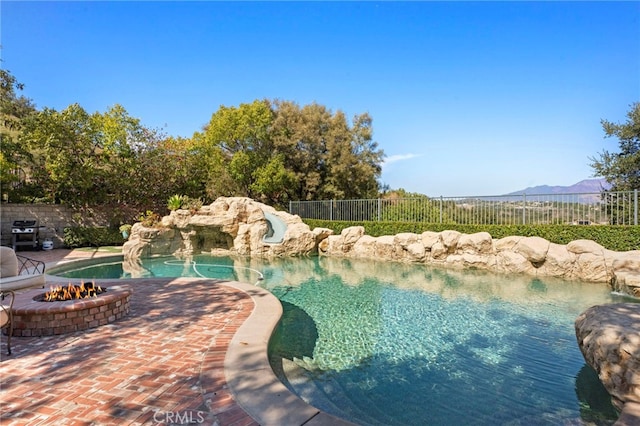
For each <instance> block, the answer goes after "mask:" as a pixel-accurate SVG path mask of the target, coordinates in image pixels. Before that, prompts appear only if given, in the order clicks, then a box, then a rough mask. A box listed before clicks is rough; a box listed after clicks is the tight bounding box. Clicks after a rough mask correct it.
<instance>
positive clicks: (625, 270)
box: [318, 226, 640, 297]
mask: <svg viewBox="0 0 640 426" xmlns="http://www.w3.org/2000/svg"><path fill="white" fill-rule="evenodd" d="M318 252H319V253H320V254H321V255H324V256H343V257H360V258H370V259H381V260H394V261H400V262H419V263H426V264H433V265H442V266H445V267H453V268H478V269H486V270H490V271H494V272H501V273H521V274H528V275H534V276H551V277H558V278H564V279H570V280H581V281H590V282H604V283H609V284H611V285H612V286H613V288H614V289H616V290H620V291H624V292H626V293H628V294H631V295H633V296H636V297H640V251H639V250H635V251H629V252H615V251H611V250H607V249H605V248H604V247H602V246H601V245H599V244H597V243H595V242H593V241H590V240H577V241H572V242H570V243H569V244H567V245H560V244H554V243H551V242H549V241H547V240H545V239H544V238H540V237H515V236H514V237H506V238H501V239H493V238H491V235H490V234H489V233H487V232H478V233H476V234H462V233H460V232H457V231H443V232H430V231H427V232H423V233H422V234H412V233H403V234H397V235H394V236H382V237H372V236H370V235H365V233H364V227H362V226H354V227H350V228H346V229H344V230H343V231H342V233H341V234H340V235H330V236H328V237H327V238H325V239H324V240H322V241H321V242H320V244H319V246H318Z"/></svg>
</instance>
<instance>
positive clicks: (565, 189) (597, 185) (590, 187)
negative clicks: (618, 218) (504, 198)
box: [505, 179, 611, 195]
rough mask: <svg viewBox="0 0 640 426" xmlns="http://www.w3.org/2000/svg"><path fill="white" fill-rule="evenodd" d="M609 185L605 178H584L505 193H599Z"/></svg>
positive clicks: (609, 186)
mask: <svg viewBox="0 0 640 426" xmlns="http://www.w3.org/2000/svg"><path fill="white" fill-rule="evenodd" d="M609 188H611V185H610V184H609V183H607V181H606V180H605V179H585V180H581V181H580V182H578V183H574V184H573V185H570V186H549V185H539V186H532V187H529V188H526V189H521V190H520V191H516V192H510V193H509V194H505V195H522V194H526V195H529V194H580V193H585V192H597V193H599V192H600V191H602V190H603V189H609Z"/></svg>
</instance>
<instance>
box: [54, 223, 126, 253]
mask: <svg viewBox="0 0 640 426" xmlns="http://www.w3.org/2000/svg"><path fill="white" fill-rule="evenodd" d="M63 241H64V245H65V246H66V247H68V248H78V247H101V246H117V245H122V244H123V243H124V238H122V234H121V233H120V231H119V230H118V229H112V228H105V227H92V228H88V227H83V226H74V227H69V228H64V237H63Z"/></svg>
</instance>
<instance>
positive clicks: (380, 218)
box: [378, 198, 382, 222]
mask: <svg viewBox="0 0 640 426" xmlns="http://www.w3.org/2000/svg"><path fill="white" fill-rule="evenodd" d="M380 221H382V200H381V199H380V198H378V222H380Z"/></svg>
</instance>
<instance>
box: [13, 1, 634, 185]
mask: <svg viewBox="0 0 640 426" xmlns="http://www.w3.org/2000/svg"><path fill="white" fill-rule="evenodd" d="M0 24H1V30H0V43H1V45H2V48H1V49H0V55H1V57H2V63H1V65H2V68H4V69H7V70H9V71H10V72H11V73H12V74H13V75H14V76H15V77H16V78H17V79H18V81H20V82H21V83H23V84H24V86H25V89H24V90H23V92H22V94H23V95H24V96H26V97H28V98H30V99H32V100H33V101H34V103H35V104H36V106H37V107H38V108H44V107H49V108H54V109H57V110H62V109H64V108H66V107H67V106H68V105H70V104H73V103H78V104H80V105H81V106H82V107H83V108H84V109H86V110H87V111H89V112H95V111H100V112H104V111H106V110H107V109H108V108H109V107H110V106H113V105H116V104H120V105H122V106H124V108H125V109H126V110H127V111H128V113H129V114H130V115H131V116H133V117H136V118H139V119H140V120H141V123H142V124H143V125H145V126H147V127H152V128H158V129H160V130H162V131H163V132H165V133H166V134H168V135H172V136H184V137H190V136H191V135H192V134H193V133H194V132H196V131H199V130H201V129H202V127H203V126H204V125H205V124H206V123H207V122H208V121H209V119H210V118H211V115H212V114H213V113H215V112H216V111H217V110H218V108H219V107H220V106H221V105H224V106H229V107H230V106H239V105H240V104H242V103H250V102H252V101H254V100H256V99H265V98H266V99H282V100H288V101H295V102H297V103H298V104H299V105H301V106H302V105H306V104H311V103H314V102H315V103H318V104H321V105H324V106H326V107H327V108H329V109H331V110H332V111H333V112H336V111H338V110H341V111H343V112H344V113H345V114H346V115H347V116H348V117H353V116H354V115H356V114H362V113H365V112H368V113H369V114H370V115H371V117H372V118H373V131H374V133H373V138H374V140H375V141H376V142H377V143H378V146H379V148H381V149H382V150H383V151H384V152H385V155H386V158H385V162H384V164H383V169H382V175H381V178H380V180H381V182H382V183H383V184H385V185H388V186H389V187H390V188H391V189H399V188H402V189H405V190H407V191H409V192H417V193H421V194H426V195H429V196H466V195H498V194H505V193H509V192H514V191H517V190H521V189H524V188H527V187H531V186H537V185H543V184H547V185H571V184H574V183H577V182H579V181H581V180H583V179H588V178H591V177H592V176H593V170H592V168H591V167H590V166H589V164H590V157H594V156H596V157H597V156H598V155H599V153H601V152H602V151H603V150H607V151H613V152H616V151H618V150H619V145H618V140H617V139H615V138H605V135H604V132H603V130H602V125H601V120H602V119H606V120H608V121H612V122H615V123H624V122H626V120H627V117H626V114H627V113H628V112H629V111H630V109H631V105H632V104H633V103H634V102H640V2H638V1H634V2H572V1H568V2H550V1H548V2H508V1H503V2H485V1H476V2H457V1H456V2H432V1H425V2H417V1H412V2H395V1H383V2H360V1H354V2H322V1H315V2H291V1H287V2H270V1H262V2H217V1H210V2H206V1H196V2H146V1H144V2H119V1H113V2H80V1H72V2H55V1H47V2H31V1H29V2H24V1H18V2H14V1H5V0H3V1H2V2H1V3H0Z"/></svg>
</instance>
